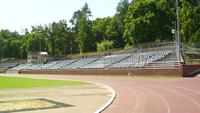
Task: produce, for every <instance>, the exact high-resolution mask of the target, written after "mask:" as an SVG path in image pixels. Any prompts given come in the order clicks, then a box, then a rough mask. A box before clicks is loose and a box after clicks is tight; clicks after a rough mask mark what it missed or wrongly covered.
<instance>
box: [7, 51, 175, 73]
mask: <svg viewBox="0 0 200 113" xmlns="http://www.w3.org/2000/svg"><path fill="white" fill-rule="evenodd" d="M174 52H175V51H173V50H168V49H166V50H156V51H155V50H154V51H146V52H137V53H127V54H125V53H122V54H113V55H108V56H103V57H93V58H81V59H76V60H58V61H51V62H48V63H46V64H32V63H26V64H21V65H19V66H16V67H14V68H12V69H11V70H21V69H29V70H38V69H43V70H45V69H96V68H99V69H101V68H108V69H109V68H138V67H146V66H157V67H158V66H160V67H164V66H167V67H170V66H172V67H173V66H174V64H173V63H165V64H166V65H163V64H164V63H162V62H164V61H166V58H168V56H170V55H171V54H172V53H174Z"/></svg>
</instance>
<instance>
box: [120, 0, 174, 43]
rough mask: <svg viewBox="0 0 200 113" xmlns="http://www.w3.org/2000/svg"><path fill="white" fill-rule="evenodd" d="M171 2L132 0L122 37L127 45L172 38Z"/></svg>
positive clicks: (171, 0)
mask: <svg viewBox="0 0 200 113" xmlns="http://www.w3.org/2000/svg"><path fill="white" fill-rule="evenodd" d="M173 3H174V1H173V0H157V1H154V0H134V3H133V4H131V5H130V7H129V10H128V14H127V17H126V20H125V30H124V34H123V37H124V39H125V41H126V43H127V45H133V44H135V43H142V42H148V41H156V40H172V39H173V38H172V37H173V36H172V34H171V29H172V24H171V23H172V22H173V21H174V20H175V13H174V4H173Z"/></svg>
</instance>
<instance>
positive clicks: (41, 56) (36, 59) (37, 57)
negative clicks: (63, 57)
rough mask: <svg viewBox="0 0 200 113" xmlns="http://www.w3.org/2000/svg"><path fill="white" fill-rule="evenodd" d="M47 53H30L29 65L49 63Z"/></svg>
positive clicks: (28, 56) (28, 57) (28, 55)
mask: <svg viewBox="0 0 200 113" xmlns="http://www.w3.org/2000/svg"><path fill="white" fill-rule="evenodd" d="M47 57H48V53H47V52H28V54H27V63H39V64H44V63H46V62H47Z"/></svg>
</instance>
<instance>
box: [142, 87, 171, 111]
mask: <svg viewBox="0 0 200 113" xmlns="http://www.w3.org/2000/svg"><path fill="white" fill-rule="evenodd" d="M140 87H141V88H143V89H146V90H149V91H151V92H153V93H155V94H156V95H157V96H159V97H160V98H161V100H162V101H163V102H164V103H165V105H166V107H167V113H171V111H170V107H169V104H168V102H167V100H166V99H165V98H164V97H163V96H162V95H161V94H159V93H158V92H156V91H154V90H152V89H150V88H147V87H142V86H140Z"/></svg>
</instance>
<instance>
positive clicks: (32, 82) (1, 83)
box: [0, 76, 90, 89]
mask: <svg viewBox="0 0 200 113" xmlns="http://www.w3.org/2000/svg"><path fill="white" fill-rule="evenodd" d="M87 84H90V83H86V82H79V81H62V80H44V79H31V78H18V77H4V76H0V89H9V88H32V87H50V86H64V85H70V86H72V85H87Z"/></svg>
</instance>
